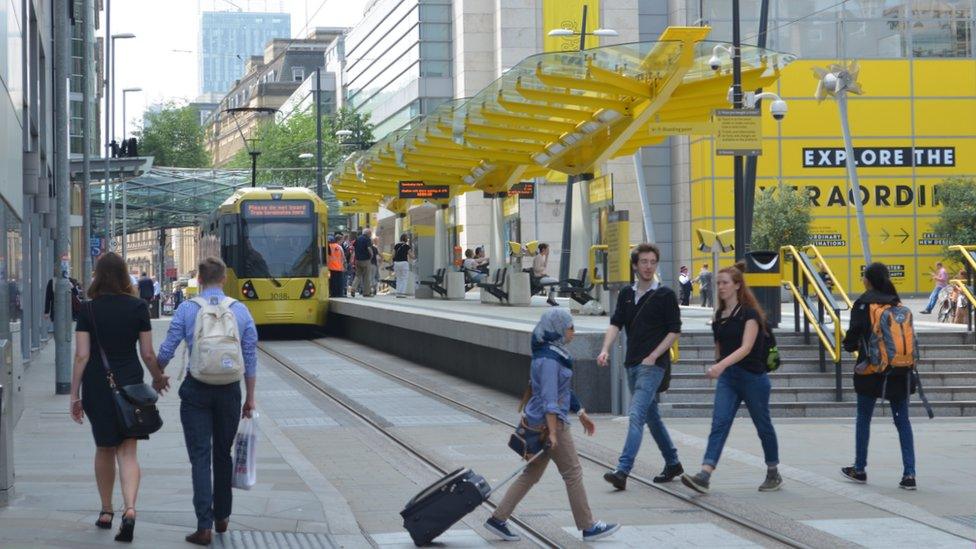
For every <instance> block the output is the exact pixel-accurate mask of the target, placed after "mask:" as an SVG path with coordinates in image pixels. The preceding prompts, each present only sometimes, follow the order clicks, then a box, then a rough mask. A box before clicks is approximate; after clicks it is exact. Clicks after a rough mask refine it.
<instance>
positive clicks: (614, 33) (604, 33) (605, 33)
mask: <svg viewBox="0 0 976 549" xmlns="http://www.w3.org/2000/svg"><path fill="white" fill-rule="evenodd" d="M593 36H620V33H618V32H617V31H615V30H613V29H596V30H595V31H593Z"/></svg>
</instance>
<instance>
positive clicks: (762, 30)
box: [736, 0, 769, 250]
mask: <svg viewBox="0 0 976 549" xmlns="http://www.w3.org/2000/svg"><path fill="white" fill-rule="evenodd" d="M768 26H769V0H762V4H761V5H760V6H759V34H758V35H756V36H757V38H756V46H757V47H758V48H759V49H764V48H765V47H766V29H767V28H768ZM761 93H762V88H759V89H757V90H756V94H757V95H759V94H761ZM756 108H757V109H759V108H762V103H761V100H759V101H756ZM758 162H759V157H758V156H750V157H749V158H747V159H746V167H745V182H744V183H743V197H744V198H745V199H746V201H747V202H748V205H747V206H746V207H745V208H744V209H743V214H745V217H744V218H743V220H742V228H741V229H742V241H743V242H748V243H749V248H750V249H751V248H752V214H753V210H754V209H755V197H756V165H757V164H758ZM736 227H738V224H737V225H736ZM741 249H743V250H744V249H745V248H744V247H743V248H741Z"/></svg>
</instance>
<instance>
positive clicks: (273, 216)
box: [200, 186, 329, 327]
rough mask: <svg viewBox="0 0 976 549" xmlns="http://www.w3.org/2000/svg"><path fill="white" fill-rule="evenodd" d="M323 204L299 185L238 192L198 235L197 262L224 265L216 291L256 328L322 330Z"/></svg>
mask: <svg viewBox="0 0 976 549" xmlns="http://www.w3.org/2000/svg"><path fill="white" fill-rule="evenodd" d="M328 232H329V226H328V206H327V205H326V203H325V202H324V201H323V200H322V199H320V198H319V197H318V196H316V195H315V193H314V192H312V191H310V190H309V189H306V188H304V187H273V186H269V187H251V188H244V189H240V190H238V191H237V192H235V193H234V194H233V195H232V196H231V197H230V198H228V199H227V200H226V201H224V203H223V204H221V205H220V206H219V207H218V208H217V210H216V211H215V212H214V213H213V214H211V216H210V218H209V219H208V220H207V222H206V223H204V225H203V227H202V230H201V239H200V254H201V257H207V256H219V257H221V258H222V259H223V260H224V262H225V263H227V283H226V284H225V285H224V293H226V294H227V295H228V296H230V297H233V298H234V299H237V300H240V301H241V302H242V303H244V304H245V305H247V308H248V309H249V310H250V311H251V315H252V316H253V317H254V321H255V323H257V325H258V326H268V325H285V324H291V325H304V326H322V327H324V326H325V318H326V313H327V311H328V304H329V271H328V269H326V268H325V265H323V259H324V258H325V257H326V255H325V252H324V250H327V246H328Z"/></svg>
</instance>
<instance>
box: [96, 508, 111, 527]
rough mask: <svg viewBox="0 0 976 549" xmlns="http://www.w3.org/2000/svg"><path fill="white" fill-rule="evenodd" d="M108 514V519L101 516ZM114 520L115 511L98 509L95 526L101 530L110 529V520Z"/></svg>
mask: <svg viewBox="0 0 976 549" xmlns="http://www.w3.org/2000/svg"><path fill="white" fill-rule="evenodd" d="M105 515H108V520H107V521H105V520H102V517H104V516H105ZM113 520H115V513H113V512H112V511H99V512H98V518H97V519H96V520H95V526H98V527H99V528H101V529H102V530H110V529H111V528H112V521H113Z"/></svg>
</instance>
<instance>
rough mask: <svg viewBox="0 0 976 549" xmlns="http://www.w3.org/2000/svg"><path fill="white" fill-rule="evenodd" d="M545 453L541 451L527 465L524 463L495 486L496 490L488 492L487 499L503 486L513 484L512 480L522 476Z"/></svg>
mask: <svg viewBox="0 0 976 549" xmlns="http://www.w3.org/2000/svg"><path fill="white" fill-rule="evenodd" d="M543 453H545V450H540V451H538V452H536V454H535V455H534V456H532V457H531V458H529V460H528V461H526V462H525V463H523V464H522V465H520V466H519V468H518V469H516V470H515V471H514V472H513V473H512V474H511V475H508V478H506V479H505V480H503V481H501V482H499V483H498V486H495V487H494V488H491V489H490V490H488V493H487V494H485V499H488V498H490V497H491V495H492V494H494V493H495V491H496V490H498V489H500V488H501V487H502V486H505V485H506V484H508V483H509V482H511V481H512V479H514V478H515V477H517V476H519V475H520V474H522V471H525V468H526V467H528V466H529V464H530V463H532V462H533V461H535V458H537V457H539V456H541V455H542V454H543Z"/></svg>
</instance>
